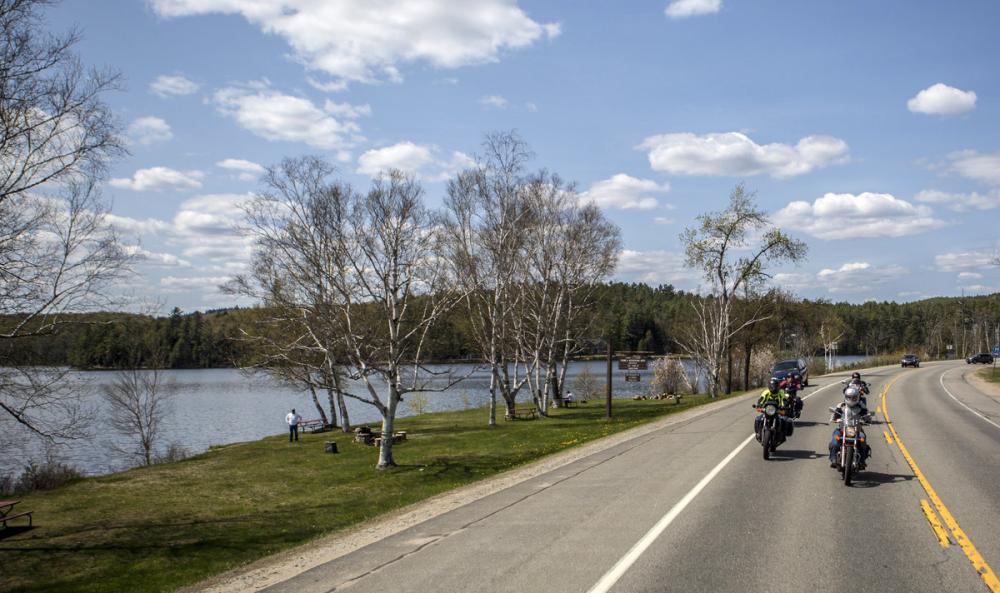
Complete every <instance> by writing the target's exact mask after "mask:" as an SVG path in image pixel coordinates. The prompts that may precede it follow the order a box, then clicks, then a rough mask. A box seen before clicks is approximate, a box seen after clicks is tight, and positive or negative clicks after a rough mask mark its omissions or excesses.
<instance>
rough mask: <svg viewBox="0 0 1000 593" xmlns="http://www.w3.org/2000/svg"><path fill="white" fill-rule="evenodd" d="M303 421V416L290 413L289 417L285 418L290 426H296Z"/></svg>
mask: <svg viewBox="0 0 1000 593" xmlns="http://www.w3.org/2000/svg"><path fill="white" fill-rule="evenodd" d="M301 420H302V416H299V415H298V414H293V413H291V412H289V413H288V415H287V416H285V422H287V423H288V425H289V426H295V425H296V424H298V423H299V422H300V421H301Z"/></svg>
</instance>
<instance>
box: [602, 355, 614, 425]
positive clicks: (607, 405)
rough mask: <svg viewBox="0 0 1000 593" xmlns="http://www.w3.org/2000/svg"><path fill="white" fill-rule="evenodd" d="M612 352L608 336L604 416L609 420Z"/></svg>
mask: <svg viewBox="0 0 1000 593" xmlns="http://www.w3.org/2000/svg"><path fill="white" fill-rule="evenodd" d="M613 356H614V352H613V351H612V349H611V337H610V336H609V337H608V377H607V379H608V384H607V386H606V391H605V398H604V417H605V418H606V419H608V420H611V358H612V357H613Z"/></svg>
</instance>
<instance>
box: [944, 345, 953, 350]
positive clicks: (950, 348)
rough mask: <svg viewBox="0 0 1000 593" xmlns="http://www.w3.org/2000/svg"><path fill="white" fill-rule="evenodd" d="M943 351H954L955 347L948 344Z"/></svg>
mask: <svg viewBox="0 0 1000 593" xmlns="http://www.w3.org/2000/svg"><path fill="white" fill-rule="evenodd" d="M945 349H946V350H954V349H955V345H954V344H948V345H947V346H945Z"/></svg>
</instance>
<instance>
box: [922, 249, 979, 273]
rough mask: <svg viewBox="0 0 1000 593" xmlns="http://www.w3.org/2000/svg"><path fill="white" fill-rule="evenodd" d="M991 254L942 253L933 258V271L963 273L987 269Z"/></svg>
mask: <svg viewBox="0 0 1000 593" xmlns="http://www.w3.org/2000/svg"><path fill="white" fill-rule="evenodd" d="M992 260H993V253H992V252H990V251H987V250H975V251H960V252H952V253H942V254H941V255H935V256H934V269H936V270H937V271H939V272H963V271H969V270H984V269H989V268H990V266H991V265H992V263H991V262H992Z"/></svg>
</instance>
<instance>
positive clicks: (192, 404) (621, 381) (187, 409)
mask: <svg viewBox="0 0 1000 593" xmlns="http://www.w3.org/2000/svg"><path fill="white" fill-rule="evenodd" d="M863 358H864V357H860V356H856V357H848V356H844V357H840V360H839V362H841V363H842V364H848V363H850V362H854V361H857V360H863ZM432 368H434V369H435V370H437V371H441V370H445V369H447V368H450V369H452V370H453V372H454V373H455V374H456V375H463V374H467V373H469V372H470V371H472V370H473V367H472V366H471V365H454V366H452V367H440V366H439V367H436V368H435V367H433V366H432ZM584 369H586V370H587V371H589V372H590V373H591V375H592V376H593V378H594V379H595V381H596V384H597V386H598V389H601V390H603V386H604V377H605V373H606V363H605V362H604V361H578V362H573V363H572V364H570V368H569V371H568V381H569V388H570V389H572V390H574V391H575V392H576V393H577V397H579V394H580V388H579V387H578V386H577V385H578V377H579V376H580V374H581V372H583V371H584ZM651 373H652V372H651V371H639V374H640V375H641V376H642V381H641V382H628V383H627V382H625V377H624V372H623V371H619V370H618V368H617V365H615V368H614V369H613V381H612V389H613V392H614V397H616V398H631V397H633V396H634V395H637V394H645V393H647V392H648V391H649V377H650V375H651ZM71 376H72V378H73V380H74V381H77V382H79V383H80V384H81V386H82V388H83V393H84V397H85V400H86V402H87V403H88V404H89V405H91V406H93V408H94V409H95V410H96V411H97V420H96V421H95V422H94V423H93V426H92V427H91V431H92V433H93V434H92V435H91V436H89V437H87V438H83V439H79V440H75V441H73V442H72V443H69V444H66V445H61V446H58V447H55V448H52V449H51V454H52V455H53V456H54V457H55V458H57V459H59V460H61V461H64V462H66V463H69V464H72V465H74V466H76V467H78V468H79V469H81V470H82V471H84V472H85V473H87V474H91V475H97V474H106V473H111V472H115V471H119V470H122V469H126V468H128V467H130V466H133V465H135V464H136V461H135V459H134V458H131V457H129V456H128V455H127V454H124V453H122V452H121V450H122V449H129V448H131V446H130V442H129V441H128V440H127V439H125V438H123V437H121V436H120V435H118V434H116V433H115V432H114V431H113V430H111V427H110V426H108V421H107V413H106V410H105V409H104V408H103V406H104V405H105V404H104V402H103V401H102V398H101V397H100V394H101V391H102V389H103V386H104V385H107V384H109V383H110V382H111V381H113V380H114V377H115V373H114V372H113V371H94V372H75V373H72V375H71ZM162 376H163V378H164V383H165V384H166V385H167V386H168V388H169V389H170V390H171V392H172V393H173V397H172V398H171V409H170V411H169V414H168V416H167V418H166V420H165V422H164V426H163V431H162V433H161V437H160V440H159V442H160V443H161V444H162V445H163V446H165V445H167V444H170V443H176V444H178V445H180V446H182V447H184V448H185V449H186V450H188V451H189V452H191V453H200V452H202V451H205V450H206V449H208V448H209V447H210V446H212V445H221V444H228V443H236V442H243V441H251V440H257V439H260V438H263V437H265V436H270V435H274V434H280V433H283V432H285V431H286V430H287V426H286V425H285V421H284V419H285V414H287V413H288V410H289V409H291V408H295V409H296V410H297V411H298V412H299V413H300V414H301V415H302V416H303V417H304V418H307V419H309V418H317V417H318V413H317V412H316V408H315V406H314V405H313V403H312V399H311V397H310V396H309V394H308V392H303V391H300V390H298V389H295V388H293V387H290V386H288V385H284V384H281V383H278V382H275V381H272V380H270V379H268V378H266V377H263V376H259V375H256V376H248V375H246V374H244V373H242V372H240V371H238V370H235V369H206V370H172V371H162ZM425 396H426V400H427V405H426V411H434V412H436V411H445V410H460V409H463V408H466V407H469V408H475V407H481V406H485V405H487V404H488V403H489V373H488V372H487V371H485V370H479V371H475V372H473V374H472V375H471V376H470V377H469V378H467V379H465V380H464V381H463V382H461V383H459V384H458V385H456V386H454V387H452V388H451V389H449V390H447V391H444V392H426V393H425ZM600 397H603V391H601V394H600ZM406 399H407V398H406V397H404V402H403V403H402V404H401V405H400V410H399V416H408V415H411V414H412V413H413V411H412V410H411V409H410V408H409V405H408V403H407V402H406V401H405V400H406ZM528 399H529V395H528V393H527V391H526V390H524V389H522V391H521V393H520V394H519V396H518V401H521V402H526V401H528ZM321 402H323V403H324V407H326V403H325V402H326V398H325V394H323V396H321ZM498 405H499V406H500V410H501V411H500V414H501V415H502V413H503V412H502V409H503V408H502V405H503V404H502V401H500V402H499V403H498ZM347 406H348V411H349V413H350V415H351V422H352V424H361V423H365V422H374V421H378V420H380V416H379V414H378V411H376V410H375V408H374V407H372V406H370V405H367V404H365V403H363V402H359V401H356V400H353V399H350V398H348V399H347ZM6 416H7V415H6V414H3V415H2V416H0V430H2V431H3V433H4V439H3V449H4V450H3V452H2V454H0V475H3V474H8V473H12V474H17V473H20V471H21V470H22V469H23V467H24V465H25V463H26V462H27V460H29V459H41V458H43V457H44V456H45V455H46V452H45V450H44V448H43V447H42V446H41V445H40V444H39V443H38V442H37V440H35V439H31V438H28V435H26V434H25V432H24V429H23V428H22V427H20V426H18V425H16V424H13V423H12V422H10V421H9V419H8V418H7V417H6ZM483 422H486V416H485V413H484V416H483Z"/></svg>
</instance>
